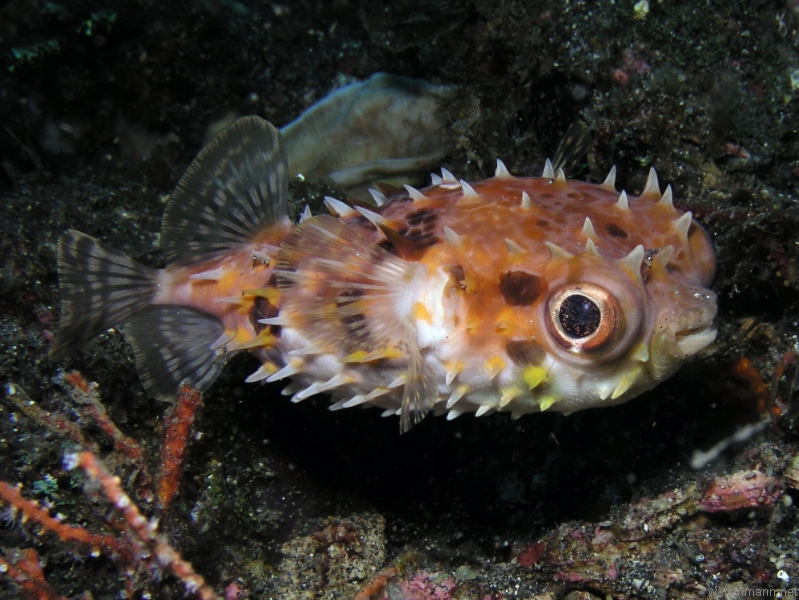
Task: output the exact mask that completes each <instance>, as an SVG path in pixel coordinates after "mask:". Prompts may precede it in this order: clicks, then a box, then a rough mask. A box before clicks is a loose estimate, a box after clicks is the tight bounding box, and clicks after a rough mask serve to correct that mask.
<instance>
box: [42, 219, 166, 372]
mask: <svg viewBox="0 0 799 600" xmlns="http://www.w3.org/2000/svg"><path fill="white" fill-rule="evenodd" d="M157 277H158V271H157V270H156V269H151V268H150V267H145V266H144V265H142V264H139V263H138V262H136V261H135V260H133V259H132V258H128V257H127V256H125V255H124V254H121V253H119V252H116V251H114V250H111V249H109V248H107V247H105V246H104V245H103V244H101V243H100V242H98V241H97V240H95V239H94V238H91V237H89V236H88V235H85V234H83V233H80V232H78V231H68V232H66V233H65V234H64V235H62V236H61V239H60V240H59V242H58V278H59V283H60V285H61V326H60V328H59V331H58V335H57V336H56V340H55V343H54V344H53V347H52V349H51V350H50V358H52V359H53V360H59V359H61V358H63V357H64V356H66V355H67V354H68V353H69V352H70V351H72V350H74V349H75V348H77V347H79V346H80V345H82V344H84V343H86V342H87V341H89V340H90V339H92V338H93V337H94V336H96V335H98V334H99V333H101V332H102V331H104V330H106V329H108V328H109V327H113V326H114V325H117V324H119V323H122V322H124V321H127V320H128V319H129V318H130V317H131V316H132V315H134V314H135V313H136V312H137V311H139V310H142V309H143V308H145V307H147V306H148V305H149V304H150V303H151V302H152V300H153V297H154V296H155V293H156V291H157V288H158V285H157Z"/></svg>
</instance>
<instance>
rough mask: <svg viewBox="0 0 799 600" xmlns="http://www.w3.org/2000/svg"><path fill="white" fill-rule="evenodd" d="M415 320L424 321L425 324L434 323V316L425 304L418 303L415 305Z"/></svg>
mask: <svg viewBox="0 0 799 600" xmlns="http://www.w3.org/2000/svg"><path fill="white" fill-rule="evenodd" d="M413 320H414V321H424V322H425V323H432V322H433V316H432V315H431V314H430V310H429V309H428V308H427V306H426V305H425V304H424V303H423V302H417V303H416V304H414V305H413Z"/></svg>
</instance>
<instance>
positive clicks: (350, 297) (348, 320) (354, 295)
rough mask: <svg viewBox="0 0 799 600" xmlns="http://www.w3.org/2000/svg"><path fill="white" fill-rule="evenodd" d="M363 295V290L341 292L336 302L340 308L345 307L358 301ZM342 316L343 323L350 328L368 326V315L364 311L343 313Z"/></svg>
mask: <svg viewBox="0 0 799 600" xmlns="http://www.w3.org/2000/svg"><path fill="white" fill-rule="evenodd" d="M361 296H363V290H347V291H344V292H341V293H340V294H339V295H338V296H337V297H336V304H337V305H338V307H339V310H340V309H342V308H343V307H345V306H347V305H349V304H352V303H353V302H356V301H357V300H358V298H360V297H361ZM340 318H341V322H342V324H344V326H345V327H348V328H350V329H359V328H361V327H365V326H366V316H365V315H363V314H362V313H356V314H354V315H350V314H346V315H344V314H342V315H341V317H340Z"/></svg>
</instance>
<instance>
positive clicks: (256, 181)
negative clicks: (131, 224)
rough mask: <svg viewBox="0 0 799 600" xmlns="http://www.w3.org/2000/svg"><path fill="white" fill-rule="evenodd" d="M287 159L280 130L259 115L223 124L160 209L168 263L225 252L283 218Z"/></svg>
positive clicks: (187, 260)
mask: <svg viewBox="0 0 799 600" xmlns="http://www.w3.org/2000/svg"><path fill="white" fill-rule="evenodd" d="M287 195H288V162H287V159H286V150H285V148H284V147H283V142H282V141H281V139H280V132H279V131H278V130H277V129H276V128H275V127H274V126H273V125H272V124H271V123H269V122H268V121H265V120H264V119H262V118H260V117H254V116H250V117H243V118H241V119H238V120H236V121H235V122H234V123H233V124H232V125H230V126H229V127H226V128H225V129H223V130H222V132H221V133H220V134H219V135H217V136H216V137H215V138H214V139H213V140H212V141H211V142H210V143H209V144H208V145H207V146H206V147H205V148H203V150H202V151H201V152H200V153H199V154H198V155H197V158H195V159H194V160H193V161H192V163H191V164H190V165H189V168H188V169H186V172H185V173H184V174H183V176H182V177H181V178H180V181H179V182H178V185H177V187H176V188H175V191H174V192H173V193H172V197H171V198H170V199H169V203H168V204H167V206H166V210H165V211H164V220H163V223H162V229H161V248H162V249H163V251H164V254H165V256H166V260H167V263H168V264H171V263H174V262H178V261H181V262H182V261H186V262H196V261H197V260H199V259H207V258H210V257H212V256H214V255H217V254H220V253H223V252H228V251H230V250H231V249H232V248H236V247H238V246H241V245H243V244H246V243H247V242H249V241H251V240H252V239H253V238H255V237H256V235H257V234H258V233H260V232H261V231H263V229H264V228H265V227H266V226H268V225H269V224H271V223H274V222H275V221H278V220H280V219H286V218H287V217H286V197H287Z"/></svg>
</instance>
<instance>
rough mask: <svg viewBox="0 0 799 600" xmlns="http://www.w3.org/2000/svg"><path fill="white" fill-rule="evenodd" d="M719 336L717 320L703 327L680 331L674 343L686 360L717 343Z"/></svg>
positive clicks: (675, 336)
mask: <svg viewBox="0 0 799 600" xmlns="http://www.w3.org/2000/svg"><path fill="white" fill-rule="evenodd" d="M717 334H718V327H716V322H715V320H712V321H711V322H710V323H708V324H706V325H704V326H703V327H699V328H696V327H692V328H690V329H683V330H681V331H678V332H677V333H676V334H675V335H674V343H675V344H676V346H677V349H678V351H679V353H680V354H681V355H682V357H683V358H686V357H688V356H692V355H694V354H697V353H698V352H700V351H702V350H704V349H705V348H707V347H708V346H709V345H710V344H712V343H713V342H714V341H715V339H716V335H717Z"/></svg>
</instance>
